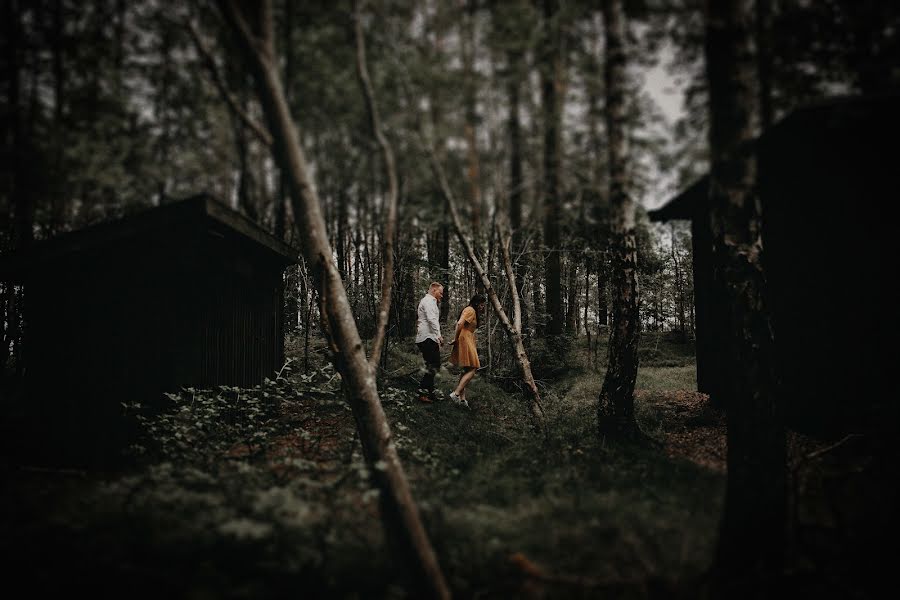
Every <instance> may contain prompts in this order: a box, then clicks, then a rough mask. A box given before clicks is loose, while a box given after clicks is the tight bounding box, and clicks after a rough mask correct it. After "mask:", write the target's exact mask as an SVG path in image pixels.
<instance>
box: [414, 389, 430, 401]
mask: <svg viewBox="0 0 900 600" xmlns="http://www.w3.org/2000/svg"><path fill="white" fill-rule="evenodd" d="M416 391H417V392H418V393H419V402H424V403H425V404H431V403H432V402H434V397H433V394H432V393H431V392H429V391H428V390H423V389H421V388H419V389H418V390H416Z"/></svg>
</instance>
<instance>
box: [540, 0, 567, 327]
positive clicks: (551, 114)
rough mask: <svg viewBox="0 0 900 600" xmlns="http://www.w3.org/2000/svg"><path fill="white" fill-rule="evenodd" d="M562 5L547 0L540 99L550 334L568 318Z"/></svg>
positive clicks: (545, 265)
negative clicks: (563, 243)
mask: <svg viewBox="0 0 900 600" xmlns="http://www.w3.org/2000/svg"><path fill="white" fill-rule="evenodd" d="M559 29H560V26H559V5H558V2H557V0H544V40H543V57H542V59H543V64H544V67H543V70H542V81H541V99H542V104H543V112H544V186H543V191H544V244H545V248H546V257H547V258H546V259H545V264H544V277H545V285H546V288H547V290H546V293H547V296H546V302H547V315H548V318H549V322H548V323H547V334H548V335H551V336H555V335H560V334H562V332H563V327H564V325H565V320H564V316H563V310H562V281H561V280H562V267H561V265H560V239H559V237H560V233H559V220H560V216H559V213H560V206H559V204H560V198H559V193H560V192H559V166H560V165H559V162H560V160H559V159H560V130H561V129H562V127H561V125H562V124H561V116H562V110H561V105H562V101H563V98H562V96H561V95H559V94H558V91H559V90H558V88H559V87H561V86H560V83H561V81H560V80H561V78H562V57H561V56H560V54H561V52H560V47H559V46H560V39H559V38H560V31H559Z"/></svg>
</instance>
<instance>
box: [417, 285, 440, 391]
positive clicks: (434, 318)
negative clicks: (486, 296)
mask: <svg viewBox="0 0 900 600" xmlns="http://www.w3.org/2000/svg"><path fill="white" fill-rule="evenodd" d="M443 297H444V286H443V285H441V284H440V283H438V282H436V281H435V282H432V284H431V285H430V286H429V288H428V293H427V294H425V296H424V297H423V298H422V299H421V300H419V308H418V310H416V325H417V326H416V346H418V347H419V350H420V351H421V352H422V358H424V359H425V375H423V376H422V381H421V383H419V400H420V401H422V402H434V401H435V400H436V399H437V398H436V396H435V393H434V376H435V374H436V373H437V372H438V370H439V369H440V368H441V346H443V345H444V338H443V337H442V336H441V309H440V308H439V307H438V302H440V300H441V298H443Z"/></svg>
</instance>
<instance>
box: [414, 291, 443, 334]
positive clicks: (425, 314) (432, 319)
mask: <svg viewBox="0 0 900 600" xmlns="http://www.w3.org/2000/svg"><path fill="white" fill-rule="evenodd" d="M416 317H417V328H416V343H417V344H418V343H420V342H424V341H425V340H434V341H435V342H437V341H438V338H439V337H441V309H440V308H438V303H437V298H435V297H434V296H432V295H431V294H425V297H424V298H422V299H421V300H419V308H418V309H417V310H416Z"/></svg>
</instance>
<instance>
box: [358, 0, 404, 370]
mask: <svg viewBox="0 0 900 600" xmlns="http://www.w3.org/2000/svg"><path fill="white" fill-rule="evenodd" d="M355 13H356V15H355V27H354V29H355V32H356V72H357V75H358V76H359V81H360V86H361V87H362V90H363V95H364V96H365V98H366V108H367V109H368V111H369V120H370V122H371V124H372V132H373V134H374V135H375V139H376V140H378V147H379V149H380V150H381V156H382V159H383V160H384V171H385V174H386V175H387V178H388V196H387V200H386V206H385V215H384V260H383V261H382V262H381V269H382V271H381V303H380V304H379V306H378V319H377V321H376V325H375V340H374V341H373V342H372V352H371V354H370V356H369V364H371V365H372V368H373V369H374V368H375V366H376V365H378V361H379V359H380V358H381V350H382V348H383V346H384V339H385V332H386V331H387V324H388V317H389V316H390V314H391V287H392V286H393V285H394V236H395V235H396V233H395V230H396V226H397V195H398V188H397V167H396V166H395V161H394V151H393V149H392V148H391V145H390V143H389V142H388V140H387V137H385V135H384V131H382V127H381V116H380V115H379V113H378V104H377V103H376V102H375V90H374V89H373V88H372V81H371V79H369V69H368V66H367V64H366V42H365V38H364V37H363V30H362V0H357V2H356V10H355Z"/></svg>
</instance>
